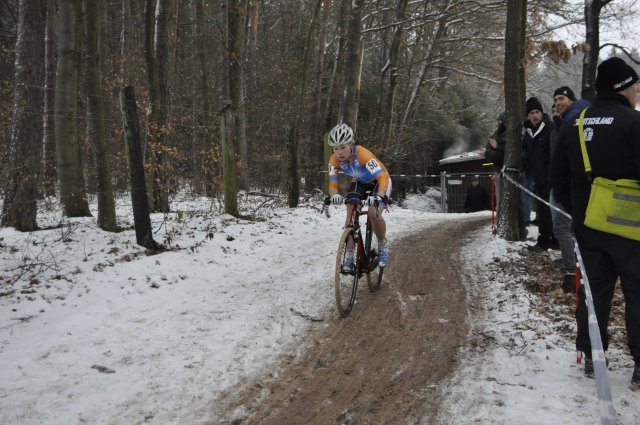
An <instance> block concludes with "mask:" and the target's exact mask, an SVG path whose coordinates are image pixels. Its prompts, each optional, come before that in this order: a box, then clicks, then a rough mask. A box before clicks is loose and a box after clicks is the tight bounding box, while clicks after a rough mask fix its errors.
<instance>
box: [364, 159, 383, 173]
mask: <svg viewBox="0 0 640 425" xmlns="http://www.w3.org/2000/svg"><path fill="white" fill-rule="evenodd" d="M367 170H369V172H370V173H371V174H375V173H376V172H378V171H381V170H382V168H381V167H380V164H378V161H376V160H375V159H372V160H370V161H369V162H367Z"/></svg>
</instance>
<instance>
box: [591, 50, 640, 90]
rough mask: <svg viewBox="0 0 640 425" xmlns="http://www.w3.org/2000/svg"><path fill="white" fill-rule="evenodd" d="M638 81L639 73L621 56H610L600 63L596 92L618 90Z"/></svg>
mask: <svg viewBox="0 0 640 425" xmlns="http://www.w3.org/2000/svg"><path fill="white" fill-rule="evenodd" d="M636 81H638V74H637V73H636V71H635V70H634V69H633V68H631V67H630V66H629V65H627V63H626V62H625V61H624V60H622V59H620V58H616V57H613V58H609V59H607V60H606V61H604V62H602V63H601V64H600V65H598V75H597V76H596V92H598V93H602V92H618V91H621V90H624V89H626V88H627V87H630V86H632V85H633V84H635V83H636Z"/></svg>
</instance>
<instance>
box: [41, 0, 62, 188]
mask: <svg viewBox="0 0 640 425" xmlns="http://www.w3.org/2000/svg"><path fill="white" fill-rule="evenodd" d="M57 14H58V12H57V10H56V0H48V1H47V18H46V30H45V31H46V36H45V37H46V38H45V48H44V60H45V65H44V66H45V83H44V89H45V91H44V113H45V117H44V134H43V140H44V161H43V163H44V173H43V175H44V178H43V180H44V181H43V184H44V193H45V194H46V195H47V196H54V195H55V188H56V184H55V183H56V180H57V178H58V177H57V173H56V138H55V126H54V109H55V108H54V100H55V96H54V90H55V81H56V53H57V52H56V27H57V22H56V17H57Z"/></svg>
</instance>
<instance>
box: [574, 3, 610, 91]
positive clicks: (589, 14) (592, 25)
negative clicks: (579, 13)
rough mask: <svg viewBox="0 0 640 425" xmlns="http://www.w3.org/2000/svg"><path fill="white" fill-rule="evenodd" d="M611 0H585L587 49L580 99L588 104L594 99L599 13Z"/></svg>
mask: <svg viewBox="0 0 640 425" xmlns="http://www.w3.org/2000/svg"><path fill="white" fill-rule="evenodd" d="M611 1H613V0H585V2H584V20H585V27H586V37H585V41H586V43H587V45H588V46H589V49H588V50H587V51H586V52H585V53H584V59H583V62H582V90H581V93H580V95H581V97H582V98H583V99H586V100H588V101H590V102H593V100H594V99H595V98H596V70H597V69H598V56H600V12H601V11H602V8H603V7H604V6H606V5H607V4H608V3H611Z"/></svg>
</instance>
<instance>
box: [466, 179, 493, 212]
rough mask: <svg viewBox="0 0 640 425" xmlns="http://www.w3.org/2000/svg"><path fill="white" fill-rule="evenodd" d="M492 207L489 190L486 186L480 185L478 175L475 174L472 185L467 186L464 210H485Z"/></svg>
mask: <svg viewBox="0 0 640 425" xmlns="http://www.w3.org/2000/svg"><path fill="white" fill-rule="evenodd" d="M489 208H491V203H490V199H489V192H487V189H486V188H485V187H484V186H480V179H479V178H478V176H473V178H472V179H471V186H469V187H468V188H467V196H466V198H465V200H464V212H466V213H470V212H476V211H484V210H488V209H489Z"/></svg>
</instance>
